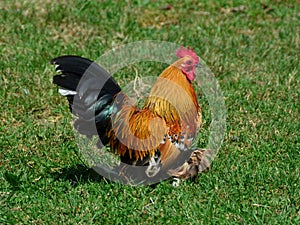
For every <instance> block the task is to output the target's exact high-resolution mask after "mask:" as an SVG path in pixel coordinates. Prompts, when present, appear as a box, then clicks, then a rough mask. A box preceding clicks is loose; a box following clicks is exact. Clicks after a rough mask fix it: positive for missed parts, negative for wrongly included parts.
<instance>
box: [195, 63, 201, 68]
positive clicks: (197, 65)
mask: <svg viewBox="0 0 300 225" xmlns="http://www.w3.org/2000/svg"><path fill="white" fill-rule="evenodd" d="M195 67H198V68H203V66H202V64H201V63H197V64H196V65H195Z"/></svg>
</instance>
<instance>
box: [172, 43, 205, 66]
mask: <svg viewBox="0 0 300 225" xmlns="http://www.w3.org/2000/svg"><path fill="white" fill-rule="evenodd" d="M187 55H189V56H191V57H192V58H193V59H194V60H195V63H198V62H199V57H198V56H197V54H196V53H195V52H194V51H193V49H191V48H190V47H188V48H185V47H183V46H181V47H180V48H179V49H178V50H176V56H177V57H178V58H183V57H184V56H187Z"/></svg>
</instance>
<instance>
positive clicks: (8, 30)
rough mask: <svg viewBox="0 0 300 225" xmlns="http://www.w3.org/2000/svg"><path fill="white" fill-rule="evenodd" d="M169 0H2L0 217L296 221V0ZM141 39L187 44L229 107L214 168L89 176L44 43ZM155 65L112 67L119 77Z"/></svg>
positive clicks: (102, 45)
mask: <svg viewBox="0 0 300 225" xmlns="http://www.w3.org/2000/svg"><path fill="white" fill-rule="evenodd" d="M169 2H170V3H166V1H165V2H162V1H140V0H137V1H130V0H128V1H119V2H116V1H83V0H75V1H71V0H65V1H57V2H54V1H49V0H46V1H42V0H32V1H25V0H24V1H17V0H2V1H1V2H0V12H1V13H0V32H1V36H0V50H1V60H0V84H1V87H2V88H1V89H0V98H1V101H0V104H1V105H0V106H1V112H0V114H1V120H0V132H1V136H0V149H1V152H0V165H1V169H0V223H1V224H300V189H299V184H300V157H299V156H300V143H299V130H300V123H299V115H300V105H299V103H300V98H299V94H300V84H299V82H300V74H299V69H300V66H299V65H300V60H299V58H300V57H299V56H300V54H299V53H300V1H299V0H287V1H275V0H274V1H268V0H263V1H243V0H236V1H189V0H186V1H178V2H177V3H174V2H173V3H172V1H169ZM143 40H159V41H169V42H173V43H176V44H179V45H184V46H191V47H193V48H194V49H195V51H196V52H197V53H198V55H199V56H200V57H201V58H202V59H203V60H205V62H206V64H207V65H208V66H209V68H210V69H211V70H212V72H213V73H214V75H215V77H216V79H217V80H218V82H219V84H220V87H221V89H222V91H223V95H224V99H225V104H226V107H227V130H226V134H225V138H224V142H223V145H222V147H221V149H220V151H219V153H218V155H217V157H216V158H215V160H214V161H213V163H212V166H211V170H210V172H208V173H205V174H200V175H199V176H198V177H197V179H196V180H194V181H190V180H189V181H186V182H182V183H181V185H180V186H179V187H177V188H174V187H173V186H172V184H171V182H170V181H163V182H161V183H159V184H157V185H155V186H134V187H132V186H128V185H122V184H119V183H114V182H110V181H109V180H107V179H104V178H101V176H98V174H96V173H95V172H94V171H93V170H92V169H90V168H89V167H88V166H87V165H86V164H85V162H84V161H83V160H82V157H81V155H80V152H79V150H78V146H77V144H76V140H75V137H74V132H73V129H72V117H71V114H70V113H69V109H68V104H67V101H66V99H64V98H62V97H61V96H59V94H58V93H57V88H56V87H55V86H54V85H53V84H52V77H53V75H54V74H55V71H54V68H53V66H51V65H50V64H49V61H50V60H51V59H52V58H54V57H57V56H59V55H64V54H73V55H80V56H84V57H87V58H90V59H97V58H98V57H99V56H100V55H102V54H103V53H105V52H107V51H109V50H110V49H112V48H114V47H117V46H120V45H123V44H127V43H131V42H134V41H143ZM164 66H166V65H160V64H157V63H141V64H137V65H135V67H134V68H133V67H129V68H125V69H124V70H121V71H119V72H118V73H117V74H116V75H115V77H116V80H118V81H119V83H120V84H121V85H126V83H128V82H129V81H130V80H132V79H134V77H135V73H136V71H138V73H140V74H145V73H147V74H149V75H152V76H155V75H159V73H160V72H161V70H162V68H164ZM201 102H202V108H203V114H204V122H205V124H204V127H203V135H204V136H203V139H205V137H206V136H205V135H207V129H208V127H209V119H208V118H209V112H208V109H209V107H208V105H207V104H208V103H207V101H205V98H204V99H203V100H202V101H201ZM205 116H206V117H205Z"/></svg>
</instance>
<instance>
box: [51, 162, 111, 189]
mask: <svg viewBox="0 0 300 225" xmlns="http://www.w3.org/2000/svg"><path fill="white" fill-rule="evenodd" d="M50 176H51V177H53V178H54V179H55V180H65V181H69V182H70V183H71V184H72V185H74V186H77V185H78V184H82V183H90V182H100V181H102V180H105V182H108V183H110V182H111V181H109V180H108V179H106V178H104V177H103V176H101V175H100V174H99V173H97V172H96V171H95V170H94V169H93V168H90V167H88V166H86V165H84V164H76V165H73V166H70V167H65V168H62V169H60V170H58V171H55V172H51V173H50Z"/></svg>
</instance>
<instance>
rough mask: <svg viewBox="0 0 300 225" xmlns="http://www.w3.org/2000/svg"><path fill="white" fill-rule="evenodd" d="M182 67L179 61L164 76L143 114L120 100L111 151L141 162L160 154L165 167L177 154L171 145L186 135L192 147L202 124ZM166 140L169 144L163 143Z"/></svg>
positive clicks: (149, 98)
mask: <svg viewBox="0 0 300 225" xmlns="http://www.w3.org/2000/svg"><path fill="white" fill-rule="evenodd" d="M179 63H180V60H178V61H177V62H176V63H174V64H172V65H171V66H169V67H168V68H166V69H165V70H164V71H163V72H162V74H161V75H160V76H159V78H158V79H157V81H156V83H155V84H154V86H153V88H152V89H151V92H150V95H149V97H148V98H147V100H146V102H145V104H144V107H143V109H142V110H139V109H138V108H137V107H135V106H132V105H131V104H128V103H127V104H126V101H127V102H128V101H129V99H128V97H127V96H126V95H122V96H121V97H120V100H117V102H118V101H120V105H122V108H121V109H120V111H118V112H117V113H116V114H117V115H114V116H112V124H113V126H112V130H111V131H110V134H109V137H110V146H111V148H112V149H114V150H115V151H116V152H117V153H118V154H120V155H124V154H125V153H126V152H128V153H129V156H130V158H131V159H135V160H142V159H143V158H144V157H145V156H146V155H148V154H149V155H150V157H152V156H153V155H154V153H155V151H156V150H159V151H160V154H161V161H162V163H164V162H165V161H166V160H167V159H168V157H169V156H171V155H172V154H174V152H176V150H177V148H176V147H175V145H174V144H172V141H176V139H179V138H180V136H182V135H185V136H184V137H183V138H184V140H183V141H184V144H185V145H186V146H187V147H188V146H190V144H191V140H190V139H191V138H190V137H194V136H195V134H196V132H197V129H198V128H199V126H200V124H201V122H202V120H201V109H200V106H199V105H198V102H197V97H196V94H195V91H194V88H193V86H192V84H191V82H190V81H188V80H187V79H186V76H185V75H184V74H183V73H182V71H181V70H180V68H179V66H178V64H179ZM116 99H118V97H117V98H116ZM124 103H125V104H124ZM166 136H167V137H169V138H170V140H169V139H167V140H166V141H165V142H162V141H163V139H164V137H166ZM165 139H166V138H165Z"/></svg>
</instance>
